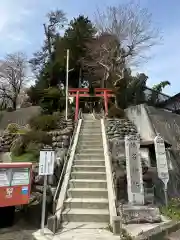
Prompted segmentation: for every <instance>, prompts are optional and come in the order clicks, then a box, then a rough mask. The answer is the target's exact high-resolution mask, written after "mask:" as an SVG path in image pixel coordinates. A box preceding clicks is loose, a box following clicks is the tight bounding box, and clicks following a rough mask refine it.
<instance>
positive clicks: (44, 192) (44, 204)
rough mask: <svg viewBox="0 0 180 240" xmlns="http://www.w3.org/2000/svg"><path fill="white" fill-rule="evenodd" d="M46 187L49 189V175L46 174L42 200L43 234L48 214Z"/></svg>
mask: <svg viewBox="0 0 180 240" xmlns="http://www.w3.org/2000/svg"><path fill="white" fill-rule="evenodd" d="M46 189H47V175H45V176H44V188H43V202H42V215H41V233H42V235H44V222H45V216H46Z"/></svg>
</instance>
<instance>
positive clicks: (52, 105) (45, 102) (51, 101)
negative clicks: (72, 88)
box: [40, 87, 65, 114]
mask: <svg viewBox="0 0 180 240" xmlns="http://www.w3.org/2000/svg"><path fill="white" fill-rule="evenodd" d="M40 107H41V108H42V112H43V113H45V114H52V113H53V112H56V111H62V110H63V109H64V108H65V94H64V92H63V91H62V90H60V89H58V88H55V87H50V88H48V89H45V90H44V93H43V97H42V99H41V101H40Z"/></svg>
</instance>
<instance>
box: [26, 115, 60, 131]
mask: <svg viewBox="0 0 180 240" xmlns="http://www.w3.org/2000/svg"><path fill="white" fill-rule="evenodd" d="M57 123H58V116H54V115H39V116H37V117H34V118H32V119H30V121H29V124H30V126H31V128H32V129H34V130H41V131H50V130H53V129H56V128H57Z"/></svg>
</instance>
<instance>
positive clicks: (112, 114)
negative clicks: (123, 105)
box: [108, 105, 125, 118]
mask: <svg viewBox="0 0 180 240" xmlns="http://www.w3.org/2000/svg"><path fill="white" fill-rule="evenodd" d="M108 117H109V118H124V117H125V114H124V111H123V110H122V109H120V108H117V107H116V106H115V105H112V106H111V108H110V109H109V111H108Z"/></svg>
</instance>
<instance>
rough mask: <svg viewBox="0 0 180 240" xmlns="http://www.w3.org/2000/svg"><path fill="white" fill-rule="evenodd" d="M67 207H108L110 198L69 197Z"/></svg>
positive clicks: (66, 202)
mask: <svg viewBox="0 0 180 240" xmlns="http://www.w3.org/2000/svg"><path fill="white" fill-rule="evenodd" d="M64 203H65V208H80V209H82V208H85V209H108V208H109V203H108V199H103V198H100V199H99V198H68V199H67V200H65V202H64Z"/></svg>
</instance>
